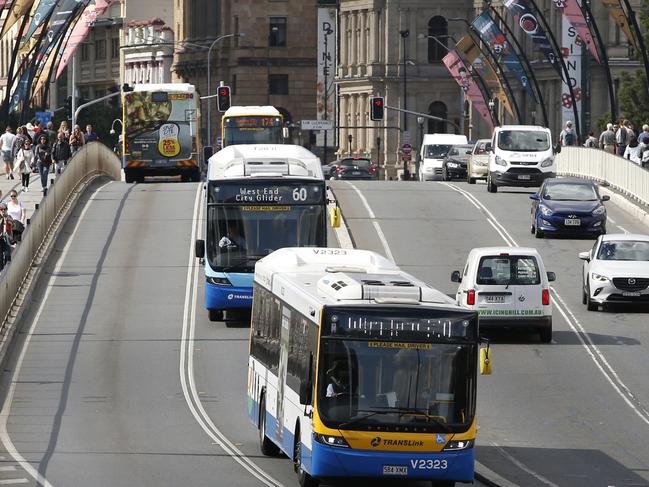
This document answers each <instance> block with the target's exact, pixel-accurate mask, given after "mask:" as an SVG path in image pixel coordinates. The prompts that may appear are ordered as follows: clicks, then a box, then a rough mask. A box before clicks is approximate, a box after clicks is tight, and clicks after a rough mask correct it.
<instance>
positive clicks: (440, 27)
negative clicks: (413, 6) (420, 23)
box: [428, 16, 448, 63]
mask: <svg viewBox="0 0 649 487" xmlns="http://www.w3.org/2000/svg"><path fill="white" fill-rule="evenodd" d="M428 36H429V38H428V62H429V63H436V62H439V61H441V60H442V58H443V57H444V56H446V53H447V52H448V49H446V46H447V45H448V22H446V19H445V18H444V17H439V16H435V17H433V18H432V19H430V21H429V22H428Z"/></svg>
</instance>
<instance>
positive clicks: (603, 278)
mask: <svg viewBox="0 0 649 487" xmlns="http://www.w3.org/2000/svg"><path fill="white" fill-rule="evenodd" d="M590 277H591V278H592V279H593V280H594V281H600V282H606V281H608V280H609V278H608V277H606V276H603V275H601V274H597V273H596V272H591V273H590Z"/></svg>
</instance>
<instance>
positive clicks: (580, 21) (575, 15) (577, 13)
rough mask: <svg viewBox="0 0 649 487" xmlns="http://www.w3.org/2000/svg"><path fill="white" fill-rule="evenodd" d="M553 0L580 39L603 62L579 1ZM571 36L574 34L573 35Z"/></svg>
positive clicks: (596, 58)
mask: <svg viewBox="0 0 649 487" xmlns="http://www.w3.org/2000/svg"><path fill="white" fill-rule="evenodd" d="M552 2H553V3H554V6H555V7H556V8H557V9H559V11H561V12H562V13H563V16H564V18H566V19H567V20H568V22H569V23H570V26H572V28H573V29H574V30H576V31H577V34H579V39H580V40H581V42H582V43H583V44H585V45H586V48H587V49H588V51H590V53H591V54H592V55H593V57H594V58H595V60H596V61H597V62H598V63H600V64H601V63H602V61H601V60H600V58H599V52H598V51H597V46H596V45H595V41H594V40H593V36H592V34H591V33H590V27H589V26H588V23H587V22H586V17H585V16H584V12H583V11H582V10H581V5H579V2H578V1H577V0H552ZM570 26H568V28H570ZM564 31H565V25H564ZM571 37H574V36H572V35H571ZM564 45H565V42H564Z"/></svg>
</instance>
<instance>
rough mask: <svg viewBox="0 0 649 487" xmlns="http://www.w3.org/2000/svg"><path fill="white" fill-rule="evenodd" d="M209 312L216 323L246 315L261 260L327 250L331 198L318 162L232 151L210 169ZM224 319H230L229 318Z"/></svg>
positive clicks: (281, 152)
mask: <svg viewBox="0 0 649 487" xmlns="http://www.w3.org/2000/svg"><path fill="white" fill-rule="evenodd" d="M205 205H206V220H205V227H204V236H205V238H204V239H201V240H199V241H198V242H197V244H196V256H197V257H198V258H202V259H204V265H205V279H206V282H205V307H206V309H207V310H208V313H209V318H210V320H212V321H220V320H222V319H224V318H226V319H229V318H228V317H227V316H226V313H227V312H232V313H231V314H232V315H233V316H234V317H235V319H236V318H238V317H237V314H238V313H237V312H238V311H247V312H248V313H249V311H250V307H251V304H252V276H253V271H254V268H255V263H256V262H257V260H259V259H260V258H262V257H264V256H266V255H268V254H269V253H271V252H273V251H274V250H277V249H279V248H282V247H296V246H297V247H302V246H305V247H306V246H311V247H318V246H326V245H327V243H326V242H327V227H326V217H327V211H326V210H327V195H326V186H325V180H324V177H323V175H322V167H321V164H320V159H318V157H317V156H315V155H314V154H313V153H311V152H309V151H308V150H307V149H305V148H304V147H301V146H297V145H289V144H285V145H275V144H249V145H232V146H229V147H226V148H225V149H223V150H221V151H219V152H217V153H216V154H215V155H213V156H212V157H211V158H210V160H209V164H208V170H207V185H206V195H205ZM224 312H226V313H224Z"/></svg>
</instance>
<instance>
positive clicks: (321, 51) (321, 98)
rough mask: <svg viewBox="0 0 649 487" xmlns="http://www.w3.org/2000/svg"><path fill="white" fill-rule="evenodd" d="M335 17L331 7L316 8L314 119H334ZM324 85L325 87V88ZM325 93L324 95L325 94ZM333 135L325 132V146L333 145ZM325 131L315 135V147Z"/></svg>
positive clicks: (330, 131)
mask: <svg viewBox="0 0 649 487" xmlns="http://www.w3.org/2000/svg"><path fill="white" fill-rule="evenodd" d="M336 15H337V11H336V9H335V8H332V7H318V25H317V30H316V35H317V42H318V68H317V69H318V73H317V79H316V97H317V99H316V119H317V120H325V119H326V120H331V121H333V120H335V119H336V88H335V83H334V77H335V75H336V63H337V61H336V38H337V34H336V26H337V21H336ZM325 84H326V86H325ZM325 91H326V94H325ZM334 135H335V133H334V131H333V130H328V131H327V146H333V145H335V143H336V141H335V136H334ZM324 143H325V131H324V130H319V131H318V132H317V134H316V145H317V146H318V147H323V146H324Z"/></svg>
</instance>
